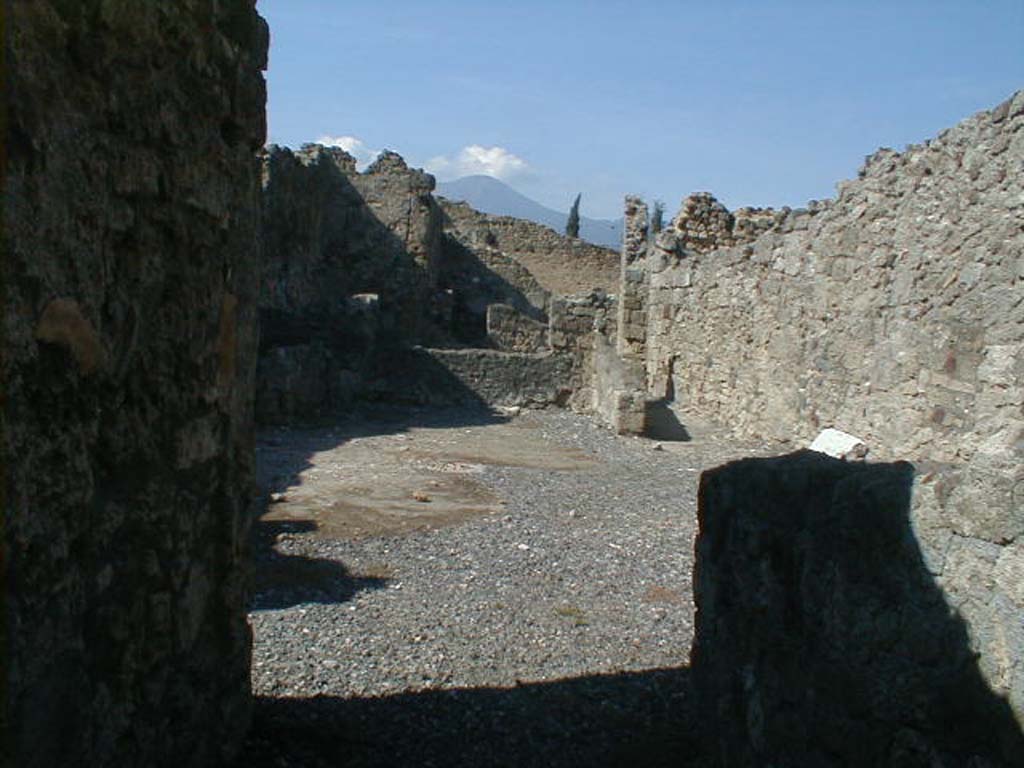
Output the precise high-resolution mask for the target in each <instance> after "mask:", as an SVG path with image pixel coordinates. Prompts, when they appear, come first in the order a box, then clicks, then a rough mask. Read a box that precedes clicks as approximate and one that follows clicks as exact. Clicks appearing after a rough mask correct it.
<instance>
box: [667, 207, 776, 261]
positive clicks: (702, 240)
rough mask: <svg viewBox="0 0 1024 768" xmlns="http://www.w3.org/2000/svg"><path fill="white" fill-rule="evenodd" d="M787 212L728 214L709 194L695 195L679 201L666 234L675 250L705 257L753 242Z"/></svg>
mask: <svg viewBox="0 0 1024 768" xmlns="http://www.w3.org/2000/svg"><path fill="white" fill-rule="evenodd" d="M789 212H790V211H789V209H788V208H782V209H780V210H775V209H773V208H749V207H745V208H739V209H737V210H736V211H735V212H730V211H729V209H728V208H726V207H725V206H724V205H722V203H720V202H719V201H718V200H717V199H715V196H714V195H712V194H711V193H710V192H696V193H694V194H692V195H689V196H688V197H685V198H683V201H682V203H681V204H680V206H679V212H678V213H677V214H676V215H675V218H673V219H672V221H671V223H670V224H669V226H668V228H667V230H668V232H669V233H670V234H672V235H674V236H675V240H676V244H677V246H678V247H680V248H683V249H685V250H687V251H694V252H696V253H708V252H710V251H714V250H717V249H719V248H728V247H730V246H733V245H739V244H741V243H747V242H750V241H751V240H754V239H756V238H757V237H759V236H760V235H761V234H762V233H764V232H766V231H768V230H769V229H772V228H773V227H775V226H776V225H778V224H779V223H780V222H781V221H782V220H783V219H784V218H785V217H786V215H787V214H788V213H789ZM663 239H664V238H663Z"/></svg>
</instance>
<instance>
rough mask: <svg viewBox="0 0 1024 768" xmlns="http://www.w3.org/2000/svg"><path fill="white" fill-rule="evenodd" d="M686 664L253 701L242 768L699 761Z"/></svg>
mask: <svg viewBox="0 0 1024 768" xmlns="http://www.w3.org/2000/svg"><path fill="white" fill-rule="evenodd" d="M691 721H692V712H691V697H690V683H689V672H688V670H687V669H686V668H685V667H681V668H678V669H658V670H649V671H644V672H630V673H620V674H617V675H593V676H587V677H579V678H572V679H567V680H558V681H554V682H545V683H531V684H524V685H520V686H517V687H515V688H473V689H455V690H442V691H422V692H414V693H403V694H397V695H394V696H384V697H378V698H353V699H340V698H335V697H329V696H323V697H315V698H307V699H294V698H292V699H290V698H268V697H261V698H258V699H257V700H256V711H255V720H254V724H253V728H252V731H251V735H250V738H249V740H248V742H247V743H246V745H245V748H244V750H243V753H242V755H241V756H240V757H239V759H238V761H237V762H236V766H237V768H242V767H243V766H246V767H247V768H265V767H267V766H283V765H293V766H294V765H301V766H311V767H313V768H326V766H346V767H347V768H371V767H373V768H386V767H391V766H394V767H395V768H398V767H401V766H421V767H422V768H430V767H431V766H438V767H440V766H445V767H446V768H448V767H451V768H460V767H462V766H467V767H468V766H473V768H502V767H505V766H507V767H508V768H513V767H514V768H530V767H531V766H537V768H540V767H541V766H543V767H544V768H570V766H571V767H572V768H579V767H580V766H587V767H588V768H618V766H623V767H624V768H625V767H626V766H630V767H635V768H660V767H661V766H666V768H667V766H673V767H674V768H687V766H693V767H694V768H696V767H697V766H701V765H703V764H702V763H700V762H699V755H698V752H697V746H696V743H695V742H694V741H693V740H692V739H691V738H690V736H692V729H691V727H690V723H691Z"/></svg>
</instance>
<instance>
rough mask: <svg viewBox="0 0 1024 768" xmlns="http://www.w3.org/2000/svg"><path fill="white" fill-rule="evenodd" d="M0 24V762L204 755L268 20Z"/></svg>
mask: <svg viewBox="0 0 1024 768" xmlns="http://www.w3.org/2000/svg"><path fill="white" fill-rule="evenodd" d="M5 10H6V12H7V13H8V17H7V19H6V23H7V25H8V33H9V36H8V40H7V62H6V63H7V69H6V77H7V83H6V85H7V94H6V96H7V125H6V127H7V136H6V139H7V153H8V154H7V165H6V174H5V179H4V182H5V184H6V189H5V193H6V194H5V203H4V223H3V226H4V233H5V238H6V242H5V254H4V263H3V270H4V280H3V288H4V296H3V302H2V306H3V313H4V314H3V317H4V336H5V338H4V342H5V346H4V355H3V360H2V366H3V371H2V374H3V385H4V398H3V469H4V487H3V490H4V499H3V505H4V506H3V509H4V536H3V545H2V546H3V553H2V554H3V558H2V562H3V564H4V568H5V580H4V586H5V594H4V599H5V611H4V616H5V622H4V632H5V637H4V650H5V655H4V660H3V671H4V676H5V686H4V691H3V695H4V700H3V701H4V707H3V709H4V711H5V714H6V717H5V718H3V726H4V729H3V730H4V733H3V734H2V735H0V742H2V744H3V747H2V752H3V756H4V757H5V758H6V759H7V760H8V761H9V764H10V765H16V766H19V768H31V767H32V766H40V767H42V766H47V768H49V766H55V765H90V766H112V765H117V766H132V765H138V766H186V765H188V766H206V765H213V764H216V763H217V762H218V761H219V760H220V759H221V758H223V757H226V756H229V755H230V753H231V752H232V750H233V749H234V748H235V747H236V745H237V744H238V743H239V740H240V737H241V736H242V734H243V733H244V731H245V730H246V728H247V725H248V712H249V706H250V686H249V646H250V634H249V630H248V626H247V623H246V615H245V609H246V606H245V591H246V575H245V574H246V540H247V534H248V530H249V518H250V514H251V512H250V508H249V500H250V496H251V486H252V482H253V466H252V457H253V442H252V441H253V435H252V415H251V413H252V378H253V367H254V362H255V355H256V328H257V324H256V295H257V259H258V251H259V241H258V227H259V222H258V210H259V167H258V163H257V160H256V155H255V153H256V151H257V149H258V148H259V147H260V146H261V145H262V143H263V141H264V101H265V92H264V83H263V77H262V75H261V70H262V69H263V67H264V66H265V64H266V58H265V57H266V50H267V30H266V26H265V25H264V23H263V21H262V20H261V19H260V18H259V16H258V15H257V14H256V11H255V7H254V3H253V2H252V0H223V1H222V2H219V3H216V4H170V3H106V2H98V1H94V0H79V2H74V3H57V2H52V1H51V0H31V2H29V1H28V0H17V1H16V2H13V3H10V4H8V5H7V6H6V9H5Z"/></svg>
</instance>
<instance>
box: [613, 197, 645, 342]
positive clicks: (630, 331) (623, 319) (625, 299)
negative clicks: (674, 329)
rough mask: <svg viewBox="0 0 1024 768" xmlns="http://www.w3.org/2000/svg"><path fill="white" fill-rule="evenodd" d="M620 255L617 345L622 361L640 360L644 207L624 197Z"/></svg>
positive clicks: (643, 340)
mask: <svg viewBox="0 0 1024 768" xmlns="http://www.w3.org/2000/svg"><path fill="white" fill-rule="evenodd" d="M622 229H623V243H622V254H621V259H620V262H619V286H618V304H617V311H618V316H617V319H616V324H617V326H618V335H617V337H616V338H617V346H618V351H619V354H620V355H622V356H623V357H624V358H633V357H643V355H644V353H645V352H646V350H647V322H646V321H647V294H648V291H649V283H648V270H647V236H648V232H647V230H648V221H647V206H646V205H645V204H644V202H643V201H642V200H640V198H638V197H627V198H626V212H625V216H624V219H623V225H622Z"/></svg>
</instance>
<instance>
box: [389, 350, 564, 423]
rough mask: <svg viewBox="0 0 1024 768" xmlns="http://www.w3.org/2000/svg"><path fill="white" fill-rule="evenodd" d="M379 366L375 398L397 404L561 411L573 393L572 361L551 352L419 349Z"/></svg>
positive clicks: (396, 354)
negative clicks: (555, 408)
mask: <svg viewBox="0 0 1024 768" xmlns="http://www.w3.org/2000/svg"><path fill="white" fill-rule="evenodd" d="M383 365H384V369H383V371H382V375H381V378H380V383H379V385H378V390H377V395H378V396H379V397H382V398H384V399H387V400H389V401H395V402H412V403H421V404H428V405H453V404H457V405H470V406H481V407H492V406H520V407H527V408H531V407H545V406H549V405H565V403H566V401H567V400H568V397H569V395H570V393H571V389H570V386H569V382H570V377H571V373H572V363H571V360H570V358H569V357H568V356H566V355H561V354H556V353H552V352H541V353H525V352H500V351H497V350H492V349H424V348H418V347H417V348H410V349H405V350H395V351H394V352H392V353H390V354H389V355H388V356H387V359H386V361H385V362H384V364H383Z"/></svg>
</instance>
